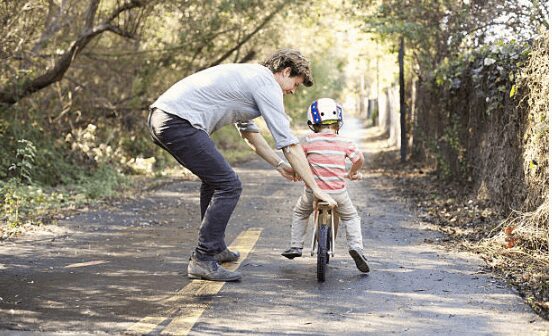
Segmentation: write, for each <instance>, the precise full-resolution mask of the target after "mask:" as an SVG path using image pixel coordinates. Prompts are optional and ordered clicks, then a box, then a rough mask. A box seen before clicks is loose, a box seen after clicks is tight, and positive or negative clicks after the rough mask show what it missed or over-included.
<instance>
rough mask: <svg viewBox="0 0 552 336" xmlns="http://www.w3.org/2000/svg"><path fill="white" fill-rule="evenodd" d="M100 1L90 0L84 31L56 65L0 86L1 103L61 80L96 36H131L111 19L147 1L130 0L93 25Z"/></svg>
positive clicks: (14, 100) (15, 100) (7, 102)
mask: <svg viewBox="0 0 552 336" xmlns="http://www.w3.org/2000/svg"><path fill="white" fill-rule="evenodd" d="M98 3H99V0H91V1H90V5H89V7H88V10H87V13H86V23H85V26H84V27H83V29H84V31H83V33H81V34H80V35H79V37H78V38H77V39H76V40H75V41H73V42H72V43H71V46H70V47H69V48H68V49H67V50H66V51H65V52H64V53H63V54H62V55H61V56H60V57H59V58H58V59H57V61H56V62H55V64H54V66H53V67H51V68H49V69H48V70H46V72H45V73H43V74H42V75H39V76H37V77H35V78H31V79H27V80H26V81H24V82H23V83H22V84H19V85H17V84H15V85H13V84H12V85H8V87H3V88H0V104H3V105H13V104H15V103H17V102H18V101H19V100H20V99H22V98H24V97H26V96H28V95H30V94H32V93H35V92H37V91H39V90H41V89H43V88H45V87H48V86H49V85H51V84H53V83H55V82H58V81H60V80H61V79H62V78H63V76H64V75H65V73H66V72H67V70H68V69H69V67H70V66H71V63H72V62H73V61H74V59H75V57H76V56H77V55H78V54H79V53H80V52H81V51H82V50H83V49H84V48H85V47H86V45H87V44H88V43H89V42H90V41H92V40H93V39H94V38H95V37H96V36H98V35H100V34H102V33H104V32H106V31H111V32H113V33H115V34H118V35H121V36H123V37H131V36H130V35H131V34H130V33H127V32H124V31H123V30H121V29H120V28H118V27H115V26H113V25H112V24H111V21H113V20H114V19H115V18H116V17H117V16H118V15H120V14H121V13H123V12H124V11H128V10H131V9H133V8H136V7H141V6H145V2H144V1H140V0H131V1H130V2H127V3H125V4H124V5H122V6H120V7H118V8H116V9H115V10H114V11H113V12H112V13H111V15H110V16H109V17H108V19H106V20H105V21H104V22H102V23H101V24H99V25H97V26H95V27H92V25H93V21H94V18H95V13H96V12H97V10H98Z"/></svg>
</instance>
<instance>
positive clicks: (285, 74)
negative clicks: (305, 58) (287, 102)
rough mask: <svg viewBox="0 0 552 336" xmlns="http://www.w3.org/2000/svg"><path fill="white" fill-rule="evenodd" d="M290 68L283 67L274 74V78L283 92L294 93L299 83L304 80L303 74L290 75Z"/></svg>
mask: <svg viewBox="0 0 552 336" xmlns="http://www.w3.org/2000/svg"><path fill="white" fill-rule="evenodd" d="M290 73H291V68H285V69H284V70H282V71H280V72H277V73H275V74H274V78H275V79H276V81H277V82H278V84H280V87H281V88H282V91H283V92H284V94H294V93H295V90H296V89H297V88H298V87H299V85H301V84H303V81H304V80H305V79H304V78H303V76H294V77H290Z"/></svg>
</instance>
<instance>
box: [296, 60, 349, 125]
mask: <svg viewBox="0 0 552 336" xmlns="http://www.w3.org/2000/svg"><path fill="white" fill-rule="evenodd" d="M345 64H346V60H345V59H344V56H343V55H338V54H336V52H335V51H334V50H332V49H329V50H323V51H321V52H320V53H319V54H317V55H316V56H314V57H313V58H312V60H311V67H312V74H313V78H314V84H313V86H311V87H309V88H306V87H303V86H301V87H300V88H299V89H298V90H297V91H296V92H295V94H293V95H291V96H290V95H288V96H286V97H285V107H286V112H287V113H288V114H289V116H290V117H291V118H292V119H293V121H294V122H295V123H297V124H299V125H306V120H307V119H306V111H307V108H308V106H309V105H310V103H311V102H313V101H314V100H316V99H319V98H323V97H328V98H333V99H336V100H338V101H339V100H340V98H341V97H342V95H343V90H344V88H345V81H346V78H345V75H344V67H345Z"/></svg>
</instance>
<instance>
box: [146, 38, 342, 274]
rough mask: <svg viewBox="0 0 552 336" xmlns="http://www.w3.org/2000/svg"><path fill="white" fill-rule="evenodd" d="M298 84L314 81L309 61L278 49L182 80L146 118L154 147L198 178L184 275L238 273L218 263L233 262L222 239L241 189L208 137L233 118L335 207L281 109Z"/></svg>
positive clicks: (278, 165) (262, 152)
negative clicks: (197, 211)
mask: <svg viewBox="0 0 552 336" xmlns="http://www.w3.org/2000/svg"><path fill="white" fill-rule="evenodd" d="M301 84H304V85H305V86H311V85H312V77H311V72H310V68H309V63H308V61H307V60H306V59H305V58H304V57H303V56H302V55H301V53H300V52H299V51H297V50H293V49H282V50H279V51H277V52H276V53H275V54H273V55H272V56H270V57H269V58H268V59H267V60H266V61H265V62H264V63H263V64H262V65H261V64H223V65H218V66H215V67H212V68H209V69H206V70H203V71H200V72H198V73H195V74H193V75H191V76H189V77H186V78H184V79H182V80H181V81H179V82H177V83H176V84H174V85H173V86H172V87H171V88H169V89H168V90H167V91H166V92H165V93H163V94H162V95H161V96H160V97H159V98H158V99H157V100H156V101H155V102H154V103H153V104H152V105H151V113H150V116H149V118H148V124H149V128H150V130H151V134H152V137H153V139H154V141H155V143H157V144H158V145H159V146H161V147H163V148H164V149H165V150H167V151H168V152H169V153H170V154H171V155H173V156H174V158H175V159H176V160H177V161H178V162H179V163H180V164H182V165H183V166H184V167H186V168H188V169H189V170H190V171H191V172H192V173H194V174H195V175H197V176H198V177H199V178H200V179H201V181H202V184H201V194H200V207H201V220H202V222H201V227H200V229H199V239H198V245H197V247H196V248H195V250H194V252H193V253H192V256H191V257H190V262H189V264H188V277H190V278H192V279H196V278H200V279H205V280H214V281H237V280H240V279H241V274H240V273H239V272H231V271H228V270H226V269H224V268H223V267H221V266H220V264H221V263H223V262H227V261H236V260H238V258H239V252H232V251H230V250H228V248H227V247H226V243H225V242H224V232H225V230H226V225H227V224H228V221H229V219H230V216H231V215H232V212H233V211H234V208H235V207H236V204H237V202H238V199H239V197H240V194H241V190H242V187H241V182H240V180H239V178H238V175H237V174H236V173H235V172H234V170H233V169H232V168H231V167H230V165H229V164H228V163H227V162H226V160H225V159H224V158H223V156H222V155H221V154H220V153H219V151H218V150H217V149H216V148H215V145H214V143H213V142H212V140H211V139H210V138H209V135H210V134H211V133H213V132H215V131H216V130H217V129H219V128H221V127H222V126H225V125H228V124H230V123H235V124H236V126H237V127H238V129H239V130H240V132H241V135H242V137H243V138H244V139H245V140H246V141H247V142H248V143H249V144H250V145H251V147H252V148H253V149H254V150H255V152H256V153H257V154H258V155H259V156H260V157H261V158H263V159H264V160H265V161H267V162H268V163H269V164H271V165H272V166H273V167H274V168H275V169H276V170H277V171H278V172H279V173H280V174H281V175H282V176H283V177H285V178H286V179H288V180H295V176H296V175H298V176H299V177H300V178H301V179H303V181H304V182H305V183H306V184H307V185H308V186H309V187H310V188H311V189H312V190H313V193H314V196H315V197H316V198H318V199H320V200H323V201H326V202H328V203H330V205H332V206H335V204H336V203H335V201H334V200H333V199H332V198H331V197H330V196H329V195H328V194H327V193H325V192H324V191H322V190H321V189H320V188H319V187H318V185H317V184H316V183H315V181H314V178H313V176H312V173H311V170H310V168H309V165H308V162H307V160H306V157H305V154H304V152H303V150H302V149H301V147H300V145H299V141H298V139H297V138H296V137H295V136H294V135H293V133H292V132H291V129H290V125H289V120H288V118H287V115H286V113H285V111H284V100H283V95H284V94H293V93H294V92H295V90H296V89H297V87H298V86H299V85H301ZM260 116H262V117H263V119H264V120H265V121H266V124H267V126H268V129H269V130H270V133H271V134H272V136H273V137H274V140H275V141H276V148H278V149H282V150H283V152H284V156H285V157H286V159H287V160H288V162H289V164H288V163H286V162H285V161H283V160H281V159H280V157H279V156H278V155H276V153H274V151H273V150H272V149H271V148H270V146H269V145H268V144H267V142H266V141H265V140H264V138H263V137H262V136H261V135H260V134H259V129H258V128H257V127H256V125H255V124H254V123H253V122H252V121H251V120H252V119H254V118H257V117H260Z"/></svg>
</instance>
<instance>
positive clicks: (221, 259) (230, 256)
mask: <svg viewBox="0 0 552 336" xmlns="http://www.w3.org/2000/svg"><path fill="white" fill-rule="evenodd" d="M238 259H240V252H238V251H236V252H232V251H230V250H229V249H225V250H224V251H222V252H220V253H217V254H215V260H216V261H217V262H218V263H219V264H222V263H225V262H234V261H238Z"/></svg>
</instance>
